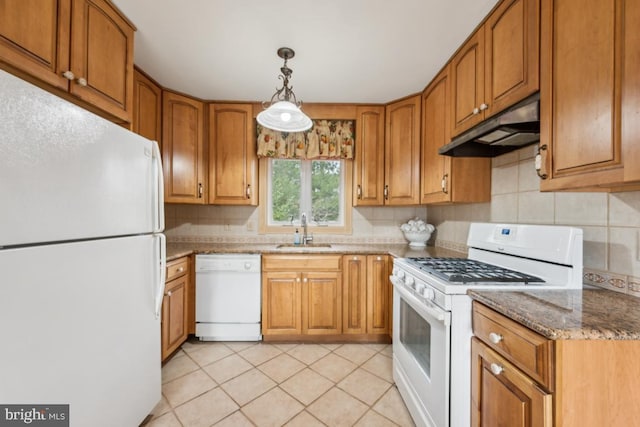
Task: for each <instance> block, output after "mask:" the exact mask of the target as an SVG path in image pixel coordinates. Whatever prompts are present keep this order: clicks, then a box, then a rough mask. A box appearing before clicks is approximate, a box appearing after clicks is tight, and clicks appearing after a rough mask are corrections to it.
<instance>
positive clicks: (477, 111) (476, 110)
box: [473, 107, 480, 116]
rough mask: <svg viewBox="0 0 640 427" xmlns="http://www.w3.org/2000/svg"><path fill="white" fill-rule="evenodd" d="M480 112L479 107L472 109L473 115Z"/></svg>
mask: <svg viewBox="0 0 640 427" xmlns="http://www.w3.org/2000/svg"><path fill="white" fill-rule="evenodd" d="M476 114H480V109H479V108H478V107H476V108H474V109H473V115H474V116H475V115H476Z"/></svg>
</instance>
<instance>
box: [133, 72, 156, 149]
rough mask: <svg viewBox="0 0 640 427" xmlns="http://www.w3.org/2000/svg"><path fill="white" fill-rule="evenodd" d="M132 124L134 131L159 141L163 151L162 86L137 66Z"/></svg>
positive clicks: (134, 78)
mask: <svg viewBox="0 0 640 427" xmlns="http://www.w3.org/2000/svg"><path fill="white" fill-rule="evenodd" d="M131 125H132V126H131V130H132V131H133V132H135V133H137V134H138V135H142V136H144V137H145V138H148V139H150V140H152V141H157V142H158V145H159V146H160V149H161V151H162V88H161V87H160V86H159V85H158V84H157V83H156V82H154V81H153V80H152V79H150V78H149V77H148V76H147V75H146V74H144V73H143V72H141V71H140V70H138V69H137V68H136V69H134V73H133V121H132V122H131Z"/></svg>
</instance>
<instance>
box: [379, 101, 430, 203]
mask: <svg viewBox="0 0 640 427" xmlns="http://www.w3.org/2000/svg"><path fill="white" fill-rule="evenodd" d="M420 102H421V99H420V95H416V96H413V97H411V98H407V99H405V100H402V101H398V102H395V103H393V104H389V105H387V110H386V128H385V129H386V130H385V173H384V175H385V188H384V198H385V201H384V203H385V204H386V205H394V206H400V205H417V204H419V203H420Z"/></svg>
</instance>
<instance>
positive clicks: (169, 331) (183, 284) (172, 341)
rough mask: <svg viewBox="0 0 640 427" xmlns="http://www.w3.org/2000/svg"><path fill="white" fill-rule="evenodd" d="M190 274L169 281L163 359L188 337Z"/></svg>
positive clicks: (163, 335) (163, 323) (166, 294)
mask: <svg viewBox="0 0 640 427" xmlns="http://www.w3.org/2000/svg"><path fill="white" fill-rule="evenodd" d="M189 278H190V275H189V274H186V275H184V276H182V277H180V278H178V279H175V280H172V281H170V282H167V284H166V286H165V292H164V299H163V301H162V326H161V330H162V360H164V359H166V358H167V356H169V355H170V354H171V353H173V352H174V351H175V350H176V349H177V348H178V347H180V346H181V345H182V343H183V342H184V341H185V340H186V339H187V335H188V332H187V310H186V308H187V307H186V302H187V289H188V284H189Z"/></svg>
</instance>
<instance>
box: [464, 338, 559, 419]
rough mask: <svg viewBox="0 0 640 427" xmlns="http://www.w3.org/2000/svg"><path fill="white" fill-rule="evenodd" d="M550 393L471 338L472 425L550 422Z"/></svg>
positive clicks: (551, 415)
mask: <svg viewBox="0 0 640 427" xmlns="http://www.w3.org/2000/svg"><path fill="white" fill-rule="evenodd" d="M552 417H553V411H552V395H551V394H550V393H548V392H546V391H544V390H543V389H542V388H541V387H539V386H538V385H537V384H536V383H535V382H534V381H533V380H532V379H531V378H529V377H527V376H526V375H524V374H523V373H522V372H521V371H520V370H518V369H517V368H516V367H515V366H514V365H512V364H511V363H509V362H508V361H507V360H506V359H503V358H502V357H500V356H499V355H498V354H497V353H496V352H494V351H492V350H491V349H490V348H489V347H487V346H486V345H484V344H483V343H482V342H481V341H480V340H478V339H477V338H472V341H471V425H472V426H473V427H480V426H484V427H492V426H522V427H525V426H526V427H550V426H551V425H552Z"/></svg>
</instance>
